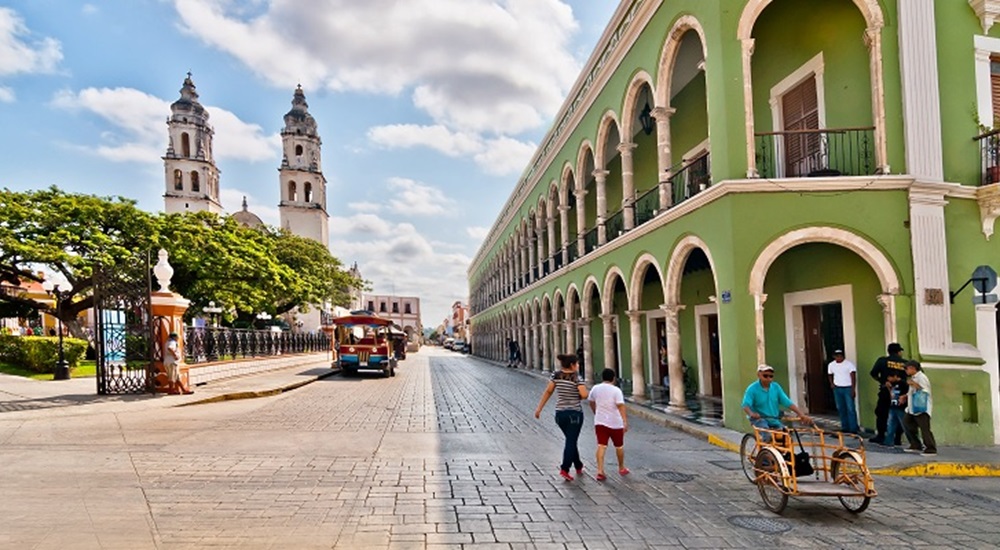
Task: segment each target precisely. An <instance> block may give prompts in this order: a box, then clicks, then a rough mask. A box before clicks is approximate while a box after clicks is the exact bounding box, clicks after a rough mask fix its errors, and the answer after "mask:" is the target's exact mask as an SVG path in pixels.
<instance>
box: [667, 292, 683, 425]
mask: <svg viewBox="0 0 1000 550" xmlns="http://www.w3.org/2000/svg"><path fill="white" fill-rule="evenodd" d="M684 307H685V306H683V305H681V304H664V305H662V306H660V309H662V310H663V312H664V313H665V315H666V319H665V320H664V325H665V326H666V332H667V372H668V373H669V375H670V409H671V410H673V411H678V412H680V411H686V410H687V397H686V396H685V395H684V360H683V358H682V356H681V330H680V320H679V316H680V312H681V310H683V309H684Z"/></svg>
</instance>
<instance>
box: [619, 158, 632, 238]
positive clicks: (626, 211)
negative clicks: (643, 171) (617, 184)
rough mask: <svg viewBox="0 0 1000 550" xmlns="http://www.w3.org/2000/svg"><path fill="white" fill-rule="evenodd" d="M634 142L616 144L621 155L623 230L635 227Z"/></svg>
mask: <svg viewBox="0 0 1000 550" xmlns="http://www.w3.org/2000/svg"><path fill="white" fill-rule="evenodd" d="M635 148H636V144H634V143H630V142H627V141H623V142H622V143H619V144H618V152H619V153H620V154H621V157H622V216H623V217H624V219H625V231H629V230H630V229H633V228H634V227H635V173H634V172H633V169H634V168H633V166H632V151H634V150H635Z"/></svg>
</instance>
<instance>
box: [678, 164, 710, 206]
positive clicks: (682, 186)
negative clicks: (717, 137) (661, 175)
mask: <svg viewBox="0 0 1000 550" xmlns="http://www.w3.org/2000/svg"><path fill="white" fill-rule="evenodd" d="M671 172H672V174H673V175H672V176H670V189H671V190H672V191H673V194H674V204H680V203H682V202H684V201H685V200H687V199H690V198H691V197H693V196H695V195H697V194H698V193H700V192H702V191H704V190H705V189H708V186H709V185H711V184H712V174H711V170H710V166H709V154H708V153H705V154H703V155H701V156H699V157H696V158H694V159H693V160H691V161H688V162H687V163H685V164H683V166H681V168H680V169H679V170H677V171H673V170H671Z"/></svg>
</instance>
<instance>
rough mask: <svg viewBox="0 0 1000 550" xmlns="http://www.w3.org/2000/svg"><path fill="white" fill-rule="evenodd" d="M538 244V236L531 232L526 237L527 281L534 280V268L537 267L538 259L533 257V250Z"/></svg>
mask: <svg viewBox="0 0 1000 550" xmlns="http://www.w3.org/2000/svg"><path fill="white" fill-rule="evenodd" d="M537 244H538V237H537V236H536V235H534V234H532V235H531V236H530V237H529V238H528V282H531V283H533V282H535V280H536V278H535V268H536V267H538V261H537V260H536V258H535V250H536V246H537Z"/></svg>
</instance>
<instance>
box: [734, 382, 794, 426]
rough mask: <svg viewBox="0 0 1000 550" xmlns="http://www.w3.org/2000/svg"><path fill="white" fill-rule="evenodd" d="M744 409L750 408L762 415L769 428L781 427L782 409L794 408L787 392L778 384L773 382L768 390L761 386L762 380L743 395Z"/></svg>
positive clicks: (748, 387) (748, 388)
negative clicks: (779, 418)
mask: <svg viewBox="0 0 1000 550" xmlns="http://www.w3.org/2000/svg"><path fill="white" fill-rule="evenodd" d="M741 406H743V407H750V410H751V411H753V412H755V413H757V414H759V415H761V416H762V417H764V419H765V420H767V424H768V425H769V426H773V427H775V428H778V427H781V421H780V420H778V417H780V416H781V409H787V408H788V407H791V406H792V400H791V399H789V398H788V394H786V393H785V390H783V389H781V386H780V385H779V384H778V383H777V382H771V386H770V387H769V388H768V389H766V390H765V389H764V386H761V385H760V380H758V381H756V382H754V383H753V384H750V385H749V386H747V391H746V393H744V394H743V404H742V405H741Z"/></svg>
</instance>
